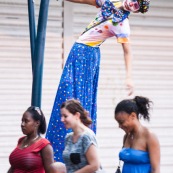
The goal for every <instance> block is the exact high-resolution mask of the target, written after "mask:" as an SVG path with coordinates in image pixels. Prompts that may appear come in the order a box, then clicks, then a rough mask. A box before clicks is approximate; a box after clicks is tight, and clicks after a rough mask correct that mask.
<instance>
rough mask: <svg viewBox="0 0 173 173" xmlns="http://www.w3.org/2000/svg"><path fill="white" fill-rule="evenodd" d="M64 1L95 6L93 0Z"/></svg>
mask: <svg viewBox="0 0 173 173" xmlns="http://www.w3.org/2000/svg"><path fill="white" fill-rule="evenodd" d="M66 1H69V2H74V3H80V4H88V5H93V6H96V1H95V0H66Z"/></svg>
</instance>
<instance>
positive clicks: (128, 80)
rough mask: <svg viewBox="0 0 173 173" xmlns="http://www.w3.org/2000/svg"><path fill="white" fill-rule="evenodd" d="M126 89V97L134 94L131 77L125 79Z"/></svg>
mask: <svg viewBox="0 0 173 173" xmlns="http://www.w3.org/2000/svg"><path fill="white" fill-rule="evenodd" d="M125 83H126V89H127V92H128V96H131V95H132V94H133V93H134V84H133V80H132V78H131V77H126V81H125Z"/></svg>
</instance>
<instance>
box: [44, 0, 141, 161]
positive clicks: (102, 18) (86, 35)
mask: <svg viewBox="0 0 173 173" xmlns="http://www.w3.org/2000/svg"><path fill="white" fill-rule="evenodd" d="M70 1H71V2H79V3H86V4H90V5H95V6H96V7H100V11H99V12H98V13H97V15H96V18H95V19H94V20H93V21H92V22H91V23H90V24H89V25H88V27H87V28H86V30H85V31H84V32H83V33H82V34H81V36H80V37H79V38H78V40H77V41H76V42H75V43H74V45H73V47H72V49H71V51H70V53H69V56H68V58H67V61H66V64H65V66H64V69H63V73H62V76H61V79H60V83H59V87H58V90H57V94H56V97H55V101H54V106H53V109H52V114H51V117H50V121H49V125H48V129H47V134H46V138H47V139H48V140H49V141H50V142H51V144H52V146H53V149H54V156H55V160H56V161H63V159H62V151H63V150H64V138H65V136H66V134H67V133H68V132H69V131H67V130H66V129H65V127H64V125H63V123H62V122H61V115H60V106H61V104H62V103H63V102H65V101H66V100H68V99H72V98H74V99H78V100H79V101H80V103H81V104H82V106H83V107H84V108H85V109H86V110H87V111H88V112H89V115H90V117H91V119H92V121H93V123H92V125H91V127H90V128H91V129H92V130H93V131H94V132H95V133H96V124H97V122H96V120H97V86H98V77H99V67H100V48H99V46H100V45H101V44H102V43H103V42H104V41H105V40H106V39H107V38H110V37H113V36H115V37H116V38H117V42H118V43H121V44H122V47H123V50H124V59H125V65H126V71H127V72H126V84H127V87H128V90H129V95H130V94H132V93H133V83H132V78H131V51H130V44H129V34H130V27H129V21H128V18H127V17H128V15H129V13H130V12H129V11H127V10H126V11H125V10H124V9H123V7H122V3H121V2H120V1H119V0H116V1H114V2H111V1H109V0H96V1H95V0H70ZM136 4H137V6H136V5H134V8H133V10H132V11H135V12H136V11H138V10H139V8H140V7H139V4H138V3H136ZM125 6H126V8H127V7H128V3H126V4H125ZM130 7H132V6H130Z"/></svg>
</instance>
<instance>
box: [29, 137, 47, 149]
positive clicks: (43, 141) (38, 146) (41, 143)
mask: <svg viewBox="0 0 173 173" xmlns="http://www.w3.org/2000/svg"><path fill="white" fill-rule="evenodd" d="M48 144H50V142H49V141H48V140H47V139H45V138H41V139H39V140H38V141H37V142H36V143H35V144H34V145H33V150H32V152H39V151H41V150H42V149H43V148H44V147H46V146H47V145H48Z"/></svg>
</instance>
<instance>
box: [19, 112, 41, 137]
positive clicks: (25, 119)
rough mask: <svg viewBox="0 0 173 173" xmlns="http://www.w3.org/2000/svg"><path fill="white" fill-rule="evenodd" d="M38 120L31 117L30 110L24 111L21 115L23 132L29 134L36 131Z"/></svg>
mask: <svg viewBox="0 0 173 173" xmlns="http://www.w3.org/2000/svg"><path fill="white" fill-rule="evenodd" d="M38 126H39V122H38V121H35V120H34V119H33V118H32V114H31V113H30V112H27V111H26V112H25V113H24V114H23V116H22V122H21V129H22V132H23V134H25V135H30V134H32V133H37V130H38Z"/></svg>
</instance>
